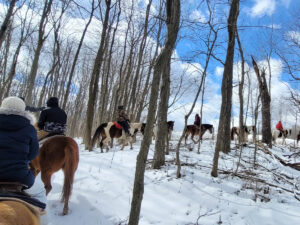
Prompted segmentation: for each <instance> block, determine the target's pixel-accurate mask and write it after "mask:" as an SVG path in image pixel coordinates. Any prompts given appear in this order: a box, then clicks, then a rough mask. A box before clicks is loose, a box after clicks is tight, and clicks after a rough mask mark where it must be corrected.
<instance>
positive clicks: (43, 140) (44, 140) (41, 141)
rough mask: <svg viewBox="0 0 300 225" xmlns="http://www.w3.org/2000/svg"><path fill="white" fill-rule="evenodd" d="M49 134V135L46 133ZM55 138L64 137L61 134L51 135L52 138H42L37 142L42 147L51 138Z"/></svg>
mask: <svg viewBox="0 0 300 225" xmlns="http://www.w3.org/2000/svg"><path fill="white" fill-rule="evenodd" d="M48 134H49V133H48ZM57 136H62V137H65V135H62V134H55V135H52V136H48V137H44V138H42V139H41V140H39V146H40V147H42V145H43V144H44V143H45V142H46V141H47V140H49V139H51V138H52V137H57Z"/></svg>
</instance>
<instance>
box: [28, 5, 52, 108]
mask: <svg viewBox="0 0 300 225" xmlns="http://www.w3.org/2000/svg"><path fill="white" fill-rule="evenodd" d="M52 2H53V0H49V1H48V0H46V1H45V5H44V9H43V14H42V18H41V21H40V24H39V35H38V43H37V47H36V49H35V52H34V58H33V62H32V66H31V71H30V75H29V80H28V86H27V95H26V103H27V104H32V103H33V101H32V93H33V89H34V83H35V78H36V74H37V70H38V64H39V58H40V55H41V50H42V47H43V44H44V42H45V40H46V38H47V36H46V37H45V36H44V34H45V29H46V25H47V22H48V21H47V17H48V15H49V13H50V11H51V7H52Z"/></svg>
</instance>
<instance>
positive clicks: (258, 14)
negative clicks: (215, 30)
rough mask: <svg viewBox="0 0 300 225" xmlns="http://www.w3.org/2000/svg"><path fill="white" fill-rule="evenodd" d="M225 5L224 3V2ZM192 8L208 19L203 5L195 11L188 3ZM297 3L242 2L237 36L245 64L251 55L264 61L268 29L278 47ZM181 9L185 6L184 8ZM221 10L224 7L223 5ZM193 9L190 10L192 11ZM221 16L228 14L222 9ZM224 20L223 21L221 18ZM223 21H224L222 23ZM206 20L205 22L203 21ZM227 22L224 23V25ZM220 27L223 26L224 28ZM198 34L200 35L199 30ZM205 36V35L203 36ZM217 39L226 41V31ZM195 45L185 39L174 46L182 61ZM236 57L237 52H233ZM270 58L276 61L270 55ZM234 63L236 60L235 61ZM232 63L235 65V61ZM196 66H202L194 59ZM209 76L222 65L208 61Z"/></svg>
mask: <svg viewBox="0 0 300 225" xmlns="http://www.w3.org/2000/svg"><path fill="white" fill-rule="evenodd" d="M223 2H224V1H223ZM190 3H192V4H195V8H194V11H198V12H199V15H202V16H203V17H204V18H207V16H208V14H207V12H206V8H205V5H202V6H200V7H199V8H197V7H196V6H197V5H198V3H197V1H190ZM299 5H300V1H298V0H247V1H241V3H240V14H239V19H238V26H239V28H240V29H239V35H240V39H241V41H242V45H243V48H244V54H245V58H246V60H248V61H249V60H250V56H251V55H253V56H254V57H255V58H256V59H258V60H262V59H264V58H265V57H266V52H268V51H269V46H268V42H269V40H270V35H271V33H272V29H271V28H268V27H271V26H272V24H273V27H274V30H273V41H274V43H275V44H280V43H278V41H277V40H276V39H277V36H278V35H281V34H282V32H286V31H287V29H288V26H287V25H288V24H289V23H290V22H291V21H292V20H293V15H295V13H296V9H300V7H299ZM183 7H184V6H183ZM222 7H224V4H222ZM191 8H193V7H191ZM224 12H227V13H228V8H227V9H224ZM224 18H225V17H224ZM224 18H223V19H224ZM204 20H205V19H204ZM223 22H226V21H223ZM222 26H225V24H223V25H222ZM187 30H188V29H185V28H184V29H183V31H182V32H186V31H187ZM198 32H199V33H201V32H203V31H201V30H199V31H198ZM203 33H204V34H205V31H204V32H203ZM218 36H219V40H220V39H221V40H226V39H227V36H228V35H227V30H226V29H223V30H222V31H221V32H220V34H219V35H218ZM199 44H200V42H198V43H193V42H191V41H189V40H188V39H182V40H181V41H180V42H179V43H178V45H177V49H176V50H177V54H178V55H179V57H180V58H181V59H182V60H185V59H186V58H187V57H189V55H190V53H191V52H192V51H193V50H195V49H197V48H198V45H199ZM226 47H227V43H226V42H224V44H223V49H222V51H221V52H222V53H221V54H220V59H222V60H223V61H224V60H225V56H226V52H225V51H226ZM236 55H237V52H236ZM272 58H278V56H277V55H276V54H275V52H274V51H273V54H272ZM236 60H239V59H237V58H236ZM236 60H235V61H236ZM193 61H195V62H200V63H201V64H202V65H203V63H202V62H203V58H201V57H198V58H195V59H193ZM210 65H211V66H210V69H209V72H210V73H212V74H213V73H215V68H216V67H217V66H219V67H222V65H221V64H220V63H219V62H217V61H216V60H211V64H210ZM282 77H283V80H286V81H287V80H288V78H287V76H282Z"/></svg>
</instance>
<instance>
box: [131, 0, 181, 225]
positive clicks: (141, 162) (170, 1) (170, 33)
mask: <svg viewBox="0 0 300 225" xmlns="http://www.w3.org/2000/svg"><path fill="white" fill-rule="evenodd" d="M166 12H167V20H166V23H167V37H166V41H165V45H164V48H163V49H162V51H161V53H160V55H159V56H158V58H157V61H156V64H155V67H154V75H153V81H152V87H151V96H150V103H149V110H148V116H147V122H146V124H147V125H146V128H145V136H144V139H143V141H142V144H141V149H140V153H139V154H138V156H137V163H136V170H135V179H134V188H133V197H132V201H131V209H130V216H129V222H128V224H129V225H137V224H138V223H139V216H140V211H141V204H142V199H143V193H144V173H145V167H146V160H147V156H148V151H149V146H150V142H151V136H152V130H153V124H154V120H155V112H156V107H157V97H158V87H159V80H160V76H161V74H162V72H163V68H164V65H165V64H166V63H170V61H169V62H168V61H166V60H167V59H168V58H169V57H170V56H171V54H172V52H173V49H174V47H175V43H176V39H177V34H178V29H179V20H180V0H167V1H166Z"/></svg>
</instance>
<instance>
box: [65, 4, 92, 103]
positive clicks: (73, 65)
mask: <svg viewBox="0 0 300 225" xmlns="http://www.w3.org/2000/svg"><path fill="white" fill-rule="evenodd" d="M94 4H95V0H93V1H92V9H91V12H90V17H89V20H88V22H87V23H86V25H85V27H84V30H83V32H82V34H81V38H80V41H79V44H78V47H77V50H76V53H75V57H74V60H73V64H72V68H71V71H70V73H69V77H68V83H67V87H66V91H65V95H64V99H63V104H62V108H63V109H65V108H66V105H67V101H68V97H69V94H70V87H71V83H72V79H73V75H74V71H75V67H76V63H77V60H78V57H79V53H80V50H81V46H82V43H83V40H84V37H85V34H86V31H87V29H88V27H89V25H90V23H91V21H92V18H93V16H94V11H95V9H96V7H98V6H96V7H95V6H94Z"/></svg>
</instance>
